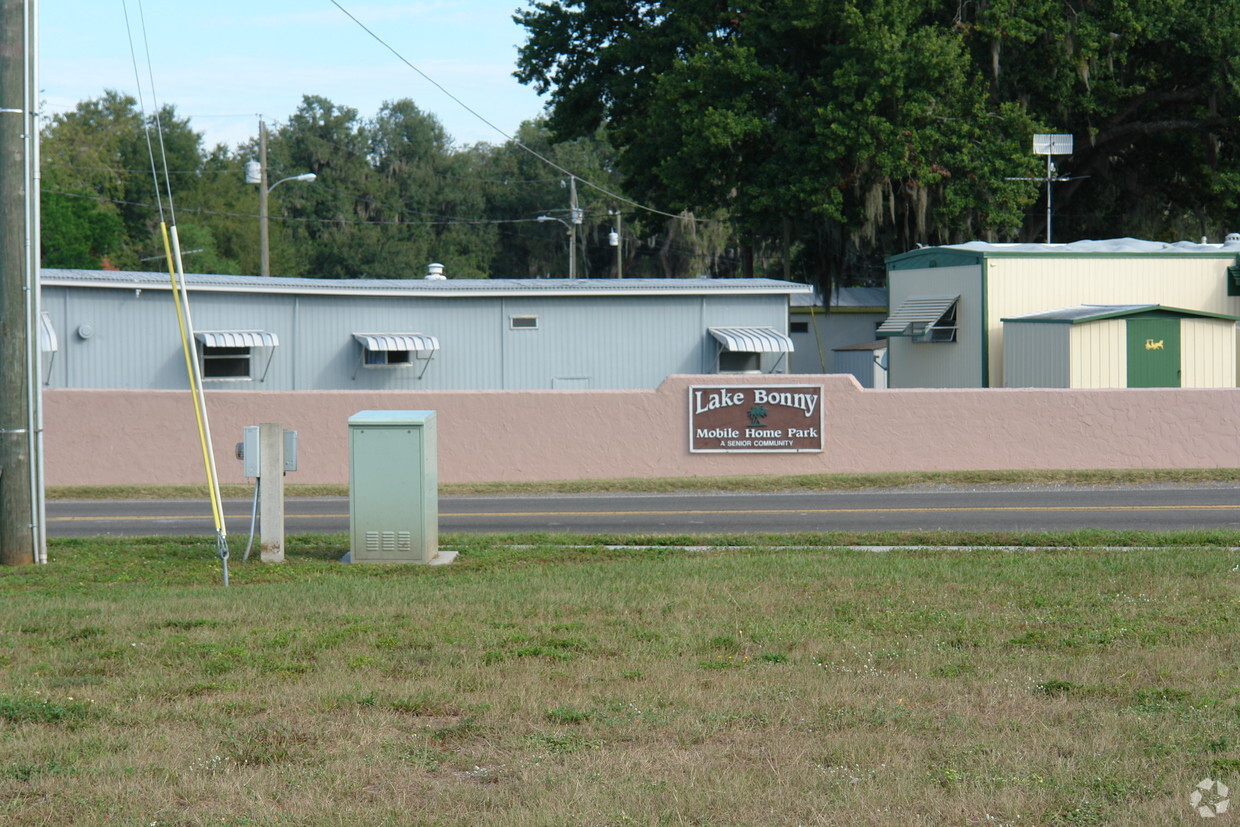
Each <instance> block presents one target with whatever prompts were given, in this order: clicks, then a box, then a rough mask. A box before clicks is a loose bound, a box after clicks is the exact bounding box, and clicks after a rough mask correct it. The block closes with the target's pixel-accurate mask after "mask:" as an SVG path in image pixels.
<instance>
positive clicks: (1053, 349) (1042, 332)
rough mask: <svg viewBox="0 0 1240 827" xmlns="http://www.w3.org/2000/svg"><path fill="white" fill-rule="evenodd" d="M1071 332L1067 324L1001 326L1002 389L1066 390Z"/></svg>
mask: <svg viewBox="0 0 1240 827" xmlns="http://www.w3.org/2000/svg"><path fill="white" fill-rule="evenodd" d="M1071 332H1072V326H1071V325H1068V324H1034V323H1026V322H1015V321H1008V322H1004V323H1003V339H1004V343H1005V345H1006V347H1004V349H1003V377H1004V382H1005V383H1006V384H1005V385H1004V387H1008V388H1067V387H1070V386H1071V379H1070V375H1069V374H1070V363H1069V355H1070V351H1069V345H1068V343H1069V337H1070V334H1071Z"/></svg>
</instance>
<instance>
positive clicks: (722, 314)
mask: <svg viewBox="0 0 1240 827" xmlns="http://www.w3.org/2000/svg"><path fill="white" fill-rule="evenodd" d="M699 302H700V306H701V310H702V326H701V340H700V345H701V347H702V362H701V364H700V366H699V368H698V369H697V370H696V371H686V372H688V373H714V371H715V356H716V354H717V353H718V350H719V346H718V344H717V343H716V342H715V340H714V339H713V338H712V337H711V335H710V334H709V333H708V332H707V328H711V327H772V328H774V329H775V330H778V331H779V332H780V333H784V334H787V333H788V302H787V300H786V299H784V298H782V297H780V296H718V297H716V296H711V297H709V298H708V297H702V299H699ZM794 352H795V351H794ZM791 356H792V354H791V353H764V354H762V360H761V365H762V372H763V373H769V372H771V371H772V369H774V371H775V372H776V373H788V372H789V371H790V370H791V363H790V361H789V360H790V357H791Z"/></svg>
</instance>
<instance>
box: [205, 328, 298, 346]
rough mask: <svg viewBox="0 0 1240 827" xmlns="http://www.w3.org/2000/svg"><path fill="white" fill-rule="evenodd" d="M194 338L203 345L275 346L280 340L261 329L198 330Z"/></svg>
mask: <svg viewBox="0 0 1240 827" xmlns="http://www.w3.org/2000/svg"><path fill="white" fill-rule="evenodd" d="M194 338H195V339H197V340H198V341H200V342H202V344H203V345H204V346H205V347H276V346H278V345H279V344H280V340H279V339H278V338H277V337H276V334H274V333H268V332H266V331H263V330H200V331H198V332H197V333H195V334H194Z"/></svg>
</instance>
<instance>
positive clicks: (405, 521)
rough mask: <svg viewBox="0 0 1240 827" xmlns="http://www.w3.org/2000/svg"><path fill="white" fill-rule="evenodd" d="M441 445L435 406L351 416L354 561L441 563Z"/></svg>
mask: <svg viewBox="0 0 1240 827" xmlns="http://www.w3.org/2000/svg"><path fill="white" fill-rule="evenodd" d="M437 444H438V439H437V428H436V425H435V412H434V411H359V412H358V413H356V414H354V415H353V416H351V417H349V541H350V547H349V560H350V562H353V563H427V564H430V563H435V562H438V561H437V560H436V557H437V555H438V554H439V466H438V457H437Z"/></svg>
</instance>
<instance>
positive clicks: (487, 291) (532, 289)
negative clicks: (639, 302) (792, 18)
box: [42, 269, 813, 298]
mask: <svg viewBox="0 0 1240 827" xmlns="http://www.w3.org/2000/svg"><path fill="white" fill-rule="evenodd" d="M42 282H43V284H44V285H55V286H58V287H104V288H116V289H122V290H170V289H171V283H170V280H169V277H168V275H167V274H166V273H151V272H142V271H133V270H128V271H126V270H55V269H45V270H43V271H42ZM185 286H186V288H187V289H189V290H192V291H195V292H200V291H201V292H229V293H232V292H247V293H248V292H257V293H296V294H301V295H310V294H318V295H368V296H421V297H427V298H442V297H458V296H513V295H530V294H534V295H543V296H597V295H702V294H709V293H722V294H766V295H770V294H783V295H788V296H791V295H796V294H801V293H812V292H813V288H812V287H810V286H809V285H808V284H794V283H793V282H788V281H776V280H774V279H697V278H694V279H443V280H430V279H422V278H417V279H305V278H284V277H280V276H273V277H270V278H262V277H259V276H225V275H210V274H203V273H186V274H185Z"/></svg>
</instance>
